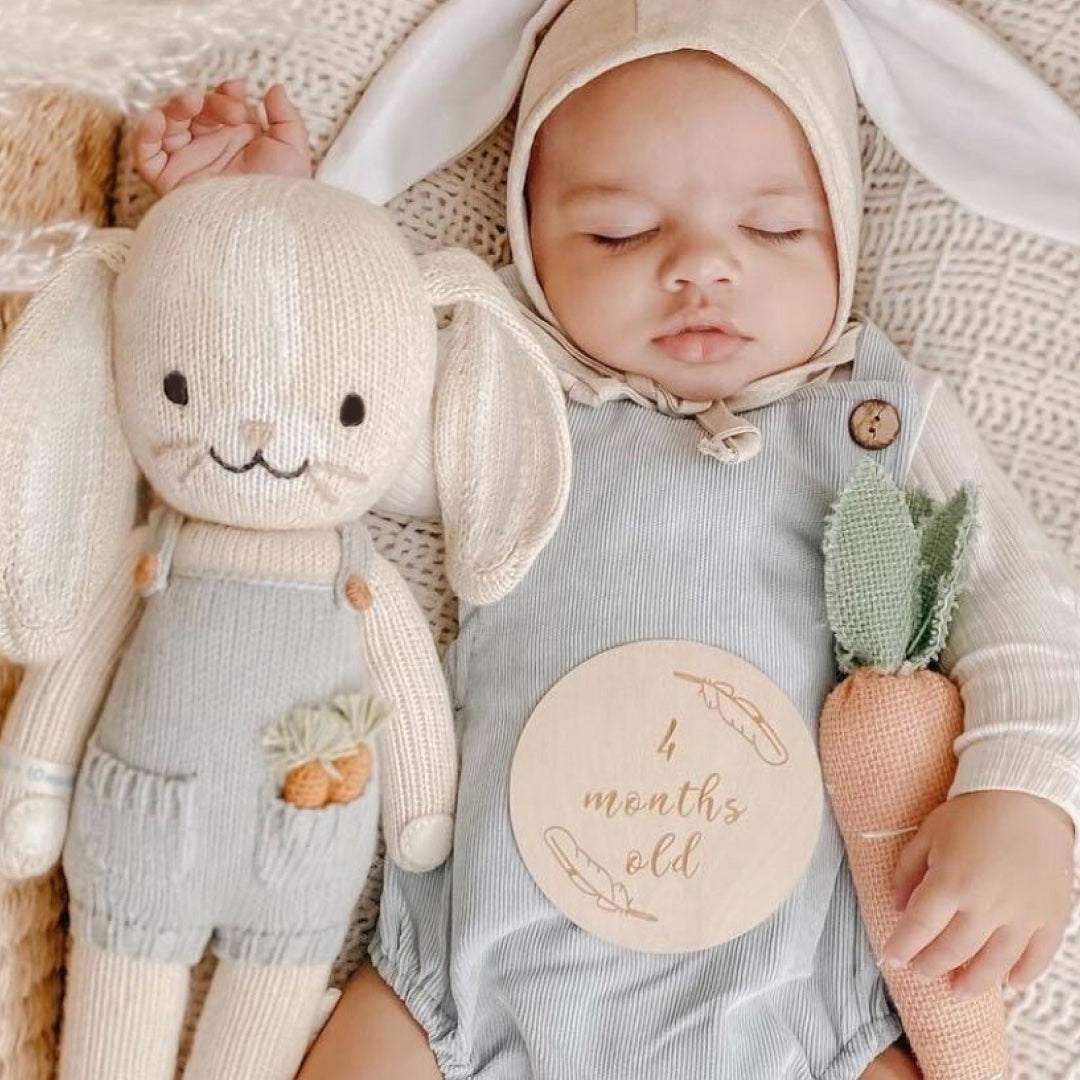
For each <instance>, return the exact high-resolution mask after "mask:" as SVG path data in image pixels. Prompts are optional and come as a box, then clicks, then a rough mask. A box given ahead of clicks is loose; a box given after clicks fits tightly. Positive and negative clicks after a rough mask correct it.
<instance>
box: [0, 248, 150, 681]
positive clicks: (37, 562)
mask: <svg viewBox="0 0 1080 1080" xmlns="http://www.w3.org/2000/svg"><path fill="white" fill-rule="evenodd" d="M129 237H130V232H129V231H128V230H120V229H107V230H102V231H100V232H98V233H95V234H93V235H92V236H91V238H90V239H89V240H88V241H87V242H86V243H85V244H84V245H83V246H81V247H79V248H78V249H76V250H75V251H74V252H73V253H72V254H71V255H69V256H68V257H67V258H66V260H65V261H64V263H63V264H62V266H61V269H60V271H59V272H58V273H57V274H56V276H55V277H54V278H53V279H52V280H51V281H50V282H49V283H48V284H46V285H45V287H44V288H43V289H42V290H41V291H40V292H39V293H37V294H36V295H35V296H34V298H33V299H32V300H31V301H30V303H29V305H28V306H27V308H26V310H25V311H24V312H23V314H22V315H21V317H20V318H19V319H18V320H17V321H16V323H15V326H14V328H13V330H12V332H11V336H10V338H9V340H8V342H7V345H6V348H5V349H4V352H3V354H2V355H0V463H2V464H0V653H2V654H4V655H5V656H9V657H11V658H12V659H14V660H17V661H20V662H23V663H26V662H29V661H41V660H46V659H51V658H55V657H56V656H58V655H60V654H62V652H63V651H64V648H65V646H66V645H67V643H68V640H69V639H70V637H71V635H72V634H73V633H74V632H75V630H76V629H77V628H78V627H79V625H80V624H81V623H82V622H83V620H84V619H85V617H86V615H87V610H88V608H89V606H90V604H91V603H92V602H93V601H94V599H95V598H96V597H97V595H98V593H99V590H100V588H101V586H102V584H103V582H104V580H105V577H106V575H107V574H108V573H109V572H110V570H112V568H113V567H114V565H115V563H116V561H117V560H118V558H119V557H120V552H121V548H122V545H123V543H124V541H125V539H126V538H127V536H128V534H129V532H130V530H131V528H132V525H133V519H134V514H135V496H136V486H137V480H138V472H137V469H136V466H135V462H134V459H133V458H132V456H131V453H130V451H129V450H128V447H127V443H126V442H125V440H124V436H123V433H122V432H121V429H120V422H119V416H118V414H117V404H116V394H115V392H114V383H113V371H112V368H113V357H112V321H113V320H112V295H113V285H114V282H115V280H116V274H117V271H118V270H119V269H120V267H121V266H122V265H123V262H124V259H125V257H126V255H127V250H128V246H129Z"/></svg>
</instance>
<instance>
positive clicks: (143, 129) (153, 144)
mask: <svg viewBox="0 0 1080 1080" xmlns="http://www.w3.org/2000/svg"><path fill="white" fill-rule="evenodd" d="M165 125H166V120H165V114H164V113H163V112H162V111H161V110H160V109H153V110H152V111H150V112H148V113H147V114H146V115H145V116H144V117H143V118H142V119H141V120H140V121H139V124H138V126H137V127H136V128H135V133H134V135H133V136H132V142H131V147H132V149H131V156H132V160H133V161H134V162H135V168H136V170H137V171H138V173H139V175H140V176H142V178H143V179H144V180H145V181H146V182H147V183H149V184H152V183H153V182H154V181H155V180H156V179H157V178H158V176H160V175H161V171H162V169H164V168H165V165H166V164H167V162H168V160H169V156H168V154H166V153H165V149H164V147H163V146H162V143H163V141H164V139H165Z"/></svg>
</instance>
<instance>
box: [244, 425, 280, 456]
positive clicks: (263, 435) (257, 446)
mask: <svg viewBox="0 0 1080 1080" xmlns="http://www.w3.org/2000/svg"><path fill="white" fill-rule="evenodd" d="M240 431H241V433H242V434H243V436H244V442H246V443H247V445H248V449H249V450H251V451H253V452H254V451H258V450H263V449H265V448H266V444H267V443H268V442H269V441H270V437H271V436H272V435H273V434H274V425H273V424H269V423H267V422H266V421H264V420H247V421H245V422H244V423H243V424H241V425H240Z"/></svg>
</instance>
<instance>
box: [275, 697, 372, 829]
mask: <svg viewBox="0 0 1080 1080" xmlns="http://www.w3.org/2000/svg"><path fill="white" fill-rule="evenodd" d="M388 716H389V710H388V709H387V707H386V706H385V705H384V704H383V702H381V701H380V700H379V699H378V698H375V697H372V696H370V695H368V694H350V695H348V696H343V697H338V698H335V699H334V703H333V705H332V706H331V707H318V708H307V709H293V710H292V712H290V713H289V714H288V715H287V716H286V717H285V719H284V720H283V721H282V722H281V723H280V724H278V725H277V726H276V727H273V728H271V729H270V730H268V731H267V733H266V735H265V737H264V739H263V745H264V747H265V748H266V752H267V758H268V759H269V763H270V767H271V769H272V770H273V773H274V775H275V777H276V778H277V781H278V784H279V785H280V787H281V797H282V798H283V799H284V800H285V802H287V803H290V804H291V805H293V806H295V807H298V808H299V809H301V810H318V809H321V808H322V807H324V806H326V805H327V803H348V802H352V801H353V800H354V799H358V798H360V796H361V795H363V793H364V790H365V789H366V788H367V783H368V780H369V779H370V778H371V765H372V754H371V749H370V746H369V744H370V743H371V742H372V740H373V739H374V737H375V735H376V734H377V733H378V731H379V729H380V728H381V727H382V726H383V725H384V724H385V723H386V720H387V718H388Z"/></svg>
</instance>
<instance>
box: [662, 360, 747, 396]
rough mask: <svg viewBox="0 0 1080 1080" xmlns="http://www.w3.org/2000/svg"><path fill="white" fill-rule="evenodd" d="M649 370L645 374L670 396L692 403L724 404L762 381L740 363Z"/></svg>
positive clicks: (667, 363)
mask: <svg viewBox="0 0 1080 1080" xmlns="http://www.w3.org/2000/svg"><path fill="white" fill-rule="evenodd" d="M642 366H643V367H644V366H646V365H642ZM647 367H648V371H646V372H643V374H647V375H648V376H649V378H651V379H652V380H653V382H655V383H657V384H659V385H660V386H662V387H663V388H664V389H665V390H667V391H668V393H671V394H674V395H675V396H676V397H680V398H685V399H687V400H689V401H722V400H724V399H726V398H729V397H732V396H733V395H735V394H737V393H738V392H739V391H740V390H742V389H743V388H744V387H746V386H748V385H749V384H750V383H752V382H753V381H754V380H755V379H757V378H760V375H759V374H758V373H757V372H756V371H755V370H754V369H753V368H752V367H751V366H750V365H747V364H743V363H740V362H738V361H733V362H728V363H724V362H722V361H721V362H717V363H712V364H679V363H674V362H672V361H670V360H667V361H664V362H662V363H658V364H657V363H653V364H649V365H647Z"/></svg>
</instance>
